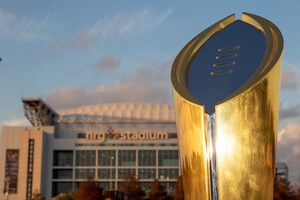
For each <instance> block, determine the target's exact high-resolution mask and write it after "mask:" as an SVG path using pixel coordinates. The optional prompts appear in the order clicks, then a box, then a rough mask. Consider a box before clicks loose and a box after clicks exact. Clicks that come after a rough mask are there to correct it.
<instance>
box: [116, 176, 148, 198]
mask: <svg viewBox="0 0 300 200" xmlns="http://www.w3.org/2000/svg"><path fill="white" fill-rule="evenodd" d="M119 188H120V190H121V191H123V192H124V194H125V195H126V196H127V199H128V200H140V199H143V197H144V196H145V192H144V190H143V189H142V186H141V184H140V183H139V182H138V180H137V179H136V177H135V176H134V175H133V174H131V173H130V172H128V173H127V174H126V177H125V179H124V181H123V183H121V184H120V187H119Z"/></svg>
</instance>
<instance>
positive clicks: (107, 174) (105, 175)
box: [98, 169, 116, 179]
mask: <svg viewBox="0 0 300 200" xmlns="http://www.w3.org/2000/svg"><path fill="white" fill-rule="evenodd" d="M115 178H116V170H115V169H98V179H115Z"/></svg>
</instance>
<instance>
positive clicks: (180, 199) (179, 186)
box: [174, 176, 184, 200]
mask: <svg viewBox="0 0 300 200" xmlns="http://www.w3.org/2000/svg"><path fill="white" fill-rule="evenodd" d="M174 200H184V192H183V181H182V176H178V178H177V182H176V190H175V197H174Z"/></svg>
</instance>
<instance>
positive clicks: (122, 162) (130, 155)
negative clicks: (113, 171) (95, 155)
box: [118, 150, 136, 166]
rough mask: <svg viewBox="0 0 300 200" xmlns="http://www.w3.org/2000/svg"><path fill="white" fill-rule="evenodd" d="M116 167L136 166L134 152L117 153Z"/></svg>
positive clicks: (123, 151)
mask: <svg viewBox="0 0 300 200" xmlns="http://www.w3.org/2000/svg"><path fill="white" fill-rule="evenodd" d="M118 153H119V156H118V165H119V166H135V165H136V151H135V150H122V151H119V152H118Z"/></svg>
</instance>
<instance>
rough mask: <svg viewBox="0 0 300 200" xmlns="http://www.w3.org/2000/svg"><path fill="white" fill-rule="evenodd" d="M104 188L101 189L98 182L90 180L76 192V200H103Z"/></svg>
mask: <svg viewBox="0 0 300 200" xmlns="http://www.w3.org/2000/svg"><path fill="white" fill-rule="evenodd" d="M102 192H103V190H102V188H100V187H99V186H98V184H97V182H96V181H94V180H93V179H92V178H90V177H89V178H88V179H87V180H86V181H84V182H82V183H81V185H80V187H79V188H78V189H77V192H76V200H103V199H104V197H103V195H102Z"/></svg>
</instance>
